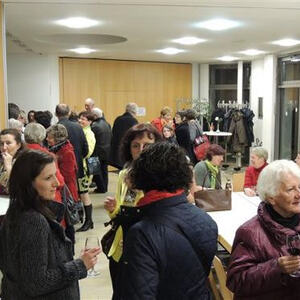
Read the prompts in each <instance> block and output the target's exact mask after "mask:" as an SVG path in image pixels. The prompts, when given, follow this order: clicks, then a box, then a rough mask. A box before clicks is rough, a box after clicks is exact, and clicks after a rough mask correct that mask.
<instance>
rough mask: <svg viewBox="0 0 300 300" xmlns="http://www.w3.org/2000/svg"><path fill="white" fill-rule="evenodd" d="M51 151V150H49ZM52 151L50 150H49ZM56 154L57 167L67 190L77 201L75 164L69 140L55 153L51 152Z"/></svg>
mask: <svg viewBox="0 0 300 300" xmlns="http://www.w3.org/2000/svg"><path fill="white" fill-rule="evenodd" d="M50 150H51V149H50ZM51 151H52V150H51ZM53 152H54V153H55V154H56V158H57V162H58V167H59V170H60V172H61V173H62V175H63V177H64V179H65V183H66V185H67V187H68V188H69V190H70V192H71V194H72V197H73V199H74V200H75V201H76V202H77V201H78V189H77V177H76V173H77V163H76V157H75V154H74V148H73V146H72V144H71V143H70V142H69V140H67V141H66V143H65V144H64V145H63V146H62V147H61V148H59V149H58V150H57V151H55V150H54V151H53Z"/></svg>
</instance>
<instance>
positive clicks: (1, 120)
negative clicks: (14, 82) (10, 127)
mask: <svg viewBox="0 0 300 300" xmlns="http://www.w3.org/2000/svg"><path fill="white" fill-rule="evenodd" d="M2 23H3V3H2V1H0V45H1V46H0V129H3V128H4V127H5V124H6V100H5V90H4V87H5V85H4V63H3V51H4V47H3V39H2V34H3V26H2Z"/></svg>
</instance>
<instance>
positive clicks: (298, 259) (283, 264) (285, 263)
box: [278, 256, 300, 274]
mask: <svg viewBox="0 0 300 300" xmlns="http://www.w3.org/2000/svg"><path fill="white" fill-rule="evenodd" d="M278 265H279V267H280V269H281V271H282V273H285V274H291V273H293V272H295V271H298V270H300V256H281V257H279V258H278Z"/></svg>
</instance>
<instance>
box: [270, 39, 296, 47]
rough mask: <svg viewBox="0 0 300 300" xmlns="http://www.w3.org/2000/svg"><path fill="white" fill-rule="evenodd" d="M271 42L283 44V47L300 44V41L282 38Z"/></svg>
mask: <svg viewBox="0 0 300 300" xmlns="http://www.w3.org/2000/svg"><path fill="white" fill-rule="evenodd" d="M272 44H274V45H279V46H283V47H291V46H296V45H298V44H300V41H299V40H294V39H282V40H278V41H274V42H272Z"/></svg>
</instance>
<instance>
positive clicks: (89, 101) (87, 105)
mask: <svg viewBox="0 0 300 300" xmlns="http://www.w3.org/2000/svg"><path fill="white" fill-rule="evenodd" d="M94 105H95V101H94V100H93V99H92V98H86V99H85V103H84V107H85V110H86V111H88V112H91V111H92V109H93V108H94Z"/></svg>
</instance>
